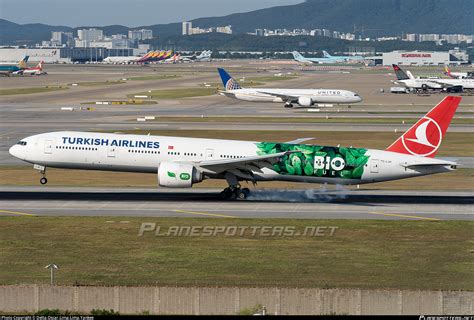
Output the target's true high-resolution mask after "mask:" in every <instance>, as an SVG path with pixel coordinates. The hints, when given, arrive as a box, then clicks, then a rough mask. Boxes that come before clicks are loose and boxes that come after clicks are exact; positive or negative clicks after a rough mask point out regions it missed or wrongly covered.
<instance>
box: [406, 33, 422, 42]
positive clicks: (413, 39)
mask: <svg viewBox="0 0 474 320" xmlns="http://www.w3.org/2000/svg"><path fill="white" fill-rule="evenodd" d="M418 39H419V38H418V35H417V34H415V33H407V34H405V36H404V38H403V40H405V41H411V42H416V41H418Z"/></svg>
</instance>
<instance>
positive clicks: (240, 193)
mask: <svg viewBox="0 0 474 320" xmlns="http://www.w3.org/2000/svg"><path fill="white" fill-rule="evenodd" d="M235 195H236V197H237V199H239V200H245V199H247V196H248V193H247V192H245V191H244V190H236V192H235Z"/></svg>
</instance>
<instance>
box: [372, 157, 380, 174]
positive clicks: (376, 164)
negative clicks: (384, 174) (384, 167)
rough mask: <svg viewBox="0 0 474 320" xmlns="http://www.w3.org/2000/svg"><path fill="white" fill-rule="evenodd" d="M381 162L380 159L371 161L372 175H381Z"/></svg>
mask: <svg viewBox="0 0 474 320" xmlns="http://www.w3.org/2000/svg"><path fill="white" fill-rule="evenodd" d="M379 162H380V161H379V160H378V159H372V160H370V172H371V173H379V169H380V168H379V167H380V163H379Z"/></svg>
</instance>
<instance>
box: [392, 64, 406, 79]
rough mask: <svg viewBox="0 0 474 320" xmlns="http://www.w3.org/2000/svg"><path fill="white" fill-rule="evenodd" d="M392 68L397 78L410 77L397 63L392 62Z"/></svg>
mask: <svg viewBox="0 0 474 320" xmlns="http://www.w3.org/2000/svg"><path fill="white" fill-rule="evenodd" d="M392 67H393V70H394V71H395V75H396V76H397V79H398V80H408V79H410V77H408V75H407V74H406V73H405V71H403V70H402V69H401V68H400V67H399V66H398V65H396V64H392Z"/></svg>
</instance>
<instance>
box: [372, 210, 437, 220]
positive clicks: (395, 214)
mask: <svg viewBox="0 0 474 320" xmlns="http://www.w3.org/2000/svg"><path fill="white" fill-rule="evenodd" d="M369 213H370V214H377V215H382V216H388V217H398V218H411V219H420V220H430V221H441V219H438V218H430V217H420V216H412V215H407V214H397V213H385V212H377V211H369Z"/></svg>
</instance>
